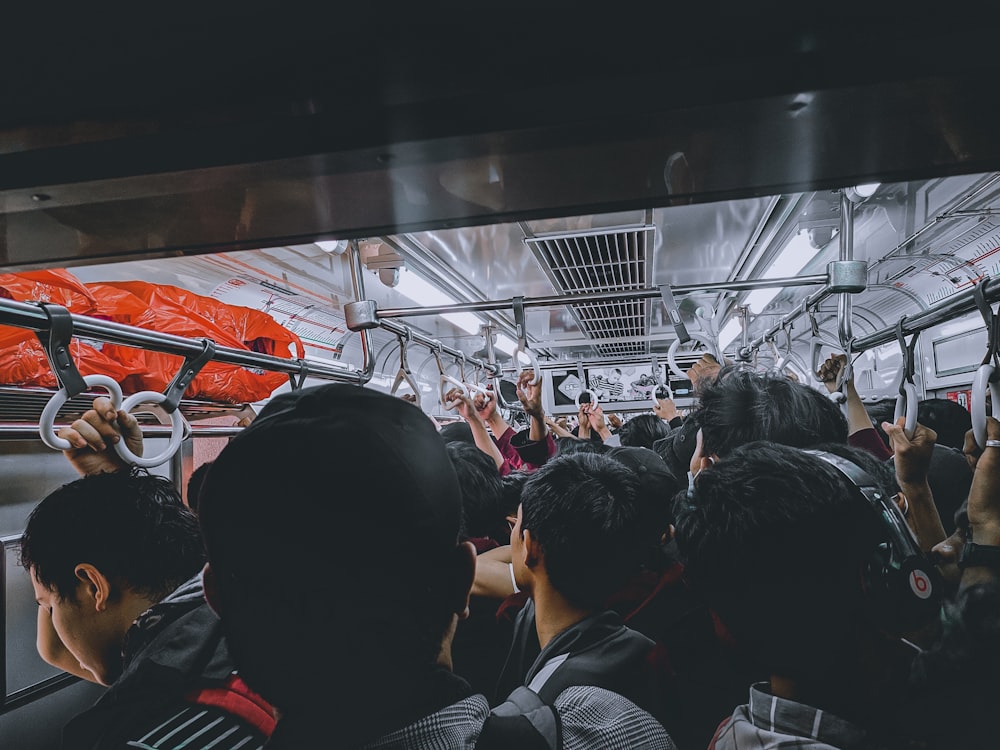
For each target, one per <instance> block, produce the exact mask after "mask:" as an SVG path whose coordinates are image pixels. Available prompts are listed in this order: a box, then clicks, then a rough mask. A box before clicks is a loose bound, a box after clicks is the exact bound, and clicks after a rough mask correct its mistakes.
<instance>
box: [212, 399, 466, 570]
mask: <svg viewBox="0 0 1000 750" xmlns="http://www.w3.org/2000/svg"><path fill="white" fill-rule="evenodd" d="M199 514H200V516H201V518H202V525H203V529H204V531H205V538H206V543H207V545H208V550H209V556H210V558H212V563H213V566H216V567H219V565H220V564H222V565H225V564H227V563H228V562H229V561H230V560H232V561H233V564H234V565H236V564H240V565H256V562H255V561H254V545H260V544H265V545H271V546H282V545H284V546H283V547H282V549H281V551H280V554H281V555H288V556H291V557H294V558H296V559H297V558H299V557H302V558H303V559H305V560H307V561H308V563H309V564H320V565H325V564H330V565H345V566H346V565H349V566H351V567H350V568H349V569H356V567H357V566H359V565H378V564H379V561H380V560H382V559H383V558H384V557H389V558H395V557H398V556H399V555H402V554H403V551H404V550H405V553H406V556H407V557H408V558H411V559H412V561H413V562H414V563H416V562H417V561H418V558H423V559H427V560H431V559H435V560H440V559H443V558H444V557H445V556H446V555H447V554H448V553H450V552H452V551H453V550H454V548H455V545H456V543H457V538H458V532H459V522H460V518H461V492H460V489H459V485H458V480H457V478H456V476H455V472H454V469H453V468H452V464H451V461H450V460H449V458H448V454H447V452H446V450H445V443H444V441H443V440H442V438H441V437H440V435H439V434H438V433H437V430H436V429H435V427H434V425H433V424H432V422H431V421H430V419H428V417H427V416H426V415H425V414H424V413H423V412H422V411H421V410H420V409H419V408H418V407H415V406H414V405H413V404H410V403H407V402H406V401H403V400H402V399H399V398H395V397H392V396H389V395H386V394H384V393H380V392H378V391H374V390H370V389H367V388H360V387H358V386H355V385H346V384H331V385H321V386H317V387H313V388H305V389H302V390H299V391H293V392H290V393H285V394H281V395H279V396H276V397H275V398H273V399H272V400H271V401H270V402H269V403H268V404H267V405H266V406H265V407H264V409H263V410H262V411H261V412H260V415H259V416H258V417H257V418H256V419H255V420H254V421H253V423H251V424H250V426H249V427H247V428H246V429H245V430H244V431H243V432H242V433H241V434H240V435H238V436H237V437H236V438H234V439H233V440H232V441H231V442H230V443H229V445H227V446H226V448H225V449H224V450H223V451H222V452H221V453H220V454H219V456H218V458H216V460H215V462H214V463H213V465H212V468H211V471H210V472H209V474H208V477H207V478H206V480H205V485H204V487H203V490H202V493H201V500H200V509H199ZM383 553H385V554H383ZM359 555H361V557H358V556H359ZM256 556H257V557H267V556H272V557H275V560H276V561H279V562H280V558H279V557H277V555H276V554H275V551H274V550H272V551H269V550H268V549H267V548H266V547H265V548H260V549H257V551H256ZM235 558H239V561H238V562H237V561H236V560H235ZM386 564H389V561H388V560H387V561H386ZM411 567H414V568H419V565H414V566H411Z"/></svg>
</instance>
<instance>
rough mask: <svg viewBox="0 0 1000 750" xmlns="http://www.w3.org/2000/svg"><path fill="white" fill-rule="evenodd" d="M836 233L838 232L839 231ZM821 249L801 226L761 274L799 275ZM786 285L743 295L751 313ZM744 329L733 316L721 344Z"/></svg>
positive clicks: (757, 311)
mask: <svg viewBox="0 0 1000 750" xmlns="http://www.w3.org/2000/svg"><path fill="white" fill-rule="evenodd" d="M876 187H877V186H876ZM872 192H874V190H873V191H872ZM834 236H836V232H835V233H834ZM820 252H821V251H820V250H817V249H816V248H814V247H813V246H812V245H811V244H810V242H809V231H808V230H807V229H803V230H800V231H799V233H798V234H796V235H795V236H794V237H792V238H791V239H790V240H789V241H788V244H787V245H785V247H784V248H782V250H781V252H780V253H778V255H777V256H775V258H774V260H773V261H771V264H770V265H769V266H768V267H767V269H766V270H765V271H764V273H763V274H761V275H760V276H759V277H758V278H761V279H783V278H789V277H791V276H797V275H798V274H799V273H800V272H801V271H802V269H803V268H805V267H806V265H808V263H809V261H811V260H812V259H813V258H815V257H816V256H817V255H818V254H819V253H820ZM783 289H784V287H777V286H774V287H763V288H761V289H754V290H753V291H752V292H750V293H749V294H748V295H747V296H746V297H745V298H744V301H743V304H744V305H746V306H747V307H749V308H750V312H751V313H754V314H756V315H759V314H760V313H761V312H763V311H764V308H766V307H767V306H768V305H769V304H771V301H772V300H773V299H774V298H775V297H777V296H778V295H779V294H781V292H782V291H783ZM742 330H743V329H742V327H741V326H740V321H739V318H731V319H730V320H729V322H728V323H726V325H724V326H723V327H722V330H721V331H719V348H721V349H725V348H726V347H728V346H729V345H730V344H731V343H732V342H733V340H734V339H735V338H736V337H737V336H738V335H739V334H740V332H741V331H742Z"/></svg>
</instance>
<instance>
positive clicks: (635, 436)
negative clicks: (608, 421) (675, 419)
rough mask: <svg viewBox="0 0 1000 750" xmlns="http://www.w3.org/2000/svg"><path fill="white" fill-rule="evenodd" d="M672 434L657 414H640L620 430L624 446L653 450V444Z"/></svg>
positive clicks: (620, 437) (619, 434)
mask: <svg viewBox="0 0 1000 750" xmlns="http://www.w3.org/2000/svg"><path fill="white" fill-rule="evenodd" d="M669 433H670V428H669V427H667V425H666V424H664V422H663V420H662V419H660V418H659V417H658V416H656V415H655V414H638V415H636V416H634V417H632V419H630V420H628V421H627V422H626V423H625V424H623V425H622V426H621V428H620V429H619V430H618V438H619V440H620V441H621V444H622V445H634V446H638V447H641V448H649V449H652V448H653V443H655V442H656V441H657V440H662V439H663V438H665V437H666V436H667V435H668V434H669Z"/></svg>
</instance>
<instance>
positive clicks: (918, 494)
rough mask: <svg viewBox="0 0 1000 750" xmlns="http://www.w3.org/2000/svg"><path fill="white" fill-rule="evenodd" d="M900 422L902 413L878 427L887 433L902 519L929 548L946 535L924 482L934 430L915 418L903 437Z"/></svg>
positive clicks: (934, 437) (924, 549) (935, 435)
mask: <svg viewBox="0 0 1000 750" xmlns="http://www.w3.org/2000/svg"><path fill="white" fill-rule="evenodd" d="M904 422H905V418H904V417H900V418H899V419H898V420H896V424H893V423H891V422H883V423H882V429H883V430H885V434H886V435H888V436H889V446H890V447H891V448H892V453H893V457H894V461H893V463H894V464H895V466H896V482H897V484H899V489H900V491H901V492H902V493H903V496H904V497H905V498H906V500H905V506H906V507H905V509H904V513H905V514H906V520H907V521H908V522H909V524H910V528H911V529H913V533H914V534H915V535H916V537H917V541H918V542H919V544H920V549H922V550H923V551H924V552H929V551H930V549H931V548H932V547H933V546H934V545H936V544H938V543H939V542H943V541H944V540H945V539H946V538H947V536H948V535H947V534H945V531H944V525H943V524H942V523H941V516H940V514H938V511H937V506H936V505H935V504H934V496H933V494H932V493H931V486H930V484H928V482H927V472H928V470H929V469H930V465H931V455H932V454H933V452H934V444H935V443H936V442H937V433H936V432H934V430H932V429H931V428H930V427H926V426H924V425H922V424H920V423H919V422H918V423H917V426H916V427H915V428H914V430H913V437H912V438H907V437H906V433H905V431H904V430H903V423H904Z"/></svg>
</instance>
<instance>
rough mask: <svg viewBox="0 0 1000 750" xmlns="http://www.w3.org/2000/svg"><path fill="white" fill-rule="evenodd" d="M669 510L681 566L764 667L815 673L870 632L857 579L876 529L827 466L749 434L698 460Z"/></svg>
mask: <svg viewBox="0 0 1000 750" xmlns="http://www.w3.org/2000/svg"><path fill="white" fill-rule="evenodd" d="M853 450H854V449H844V452H845V453H847V452H851V451H853ZM859 453H860V452H859ZM861 460H862V459H860V458H859V461H861ZM877 481H878V480H876V482H877ZM881 491H882V492H883V493H885V496H891V495H892V488H891V487H883V488H881ZM676 512H677V518H676V540H677V544H678V548H679V549H680V552H681V555H682V557H683V559H684V561H685V565H686V568H685V575H686V576H687V577H688V579H689V580H690V581H691V583H692V585H693V586H695V587H697V588H698V589H699V590H701V591H702V592H703V594H704V595H705V596H706V598H707V599H708V601H709V603H710V604H711V605H712V606H713V608H714V609H715V610H716V612H717V613H718V615H719V617H720V619H721V620H722V621H723V623H724V624H725V625H726V627H727V628H728V629H729V631H730V632H731V633H732V635H733V637H734V639H735V640H736V642H737V644H738V646H739V648H740V650H741V651H742V652H743V653H745V654H747V655H748V656H749V657H750V658H752V659H754V660H755V661H757V662H758V663H759V665H760V666H761V667H762V668H764V669H766V670H768V672H769V673H770V674H776V675H781V676H784V677H789V678H793V679H815V678H816V677H817V676H818V675H821V674H823V673H824V672H825V671H826V670H829V669H830V668H832V667H833V666H835V665H836V664H837V663H838V660H841V659H843V658H844V657H845V655H856V654H853V653H852V649H853V648H855V645H856V639H857V637H858V633H859V632H860V630H863V631H864V632H869V633H874V632H878V625H877V624H876V621H875V620H874V618H873V616H872V615H873V612H872V608H871V604H872V602H870V601H869V600H868V599H867V598H866V594H865V588H864V584H863V580H864V571H865V570H866V566H868V565H869V563H870V562H871V561H872V559H873V556H874V554H875V552H876V550H877V548H878V546H879V544H880V543H882V542H884V541H885V540H886V536H885V532H884V529H883V527H882V526H881V522H880V521H879V518H878V515H877V514H876V512H875V511H874V510H873V509H872V507H871V506H870V505H869V504H868V503H867V502H866V501H865V499H864V498H863V497H862V496H861V495H860V494H859V492H858V490H857V488H856V487H855V486H854V485H853V483H852V482H851V481H850V480H848V479H847V478H846V477H845V476H844V475H843V474H842V473H841V472H840V471H839V470H838V469H836V468H834V467H833V466H832V465H831V464H830V463H828V462H826V461H824V460H822V459H821V458H819V457H817V456H815V455H812V454H810V453H807V452H805V451H802V450H798V449H795V448H790V447H787V446H783V445H778V444H776V443H765V442H756V443H749V444H747V445H744V446H741V447H738V448H736V449H734V450H733V451H732V452H731V453H730V454H729V455H727V456H726V458H725V459H723V460H721V461H718V462H717V463H716V464H715V465H713V466H711V467H709V468H707V469H705V470H704V471H703V472H702V473H701V474H700V475H699V476H698V478H697V481H696V482H695V485H694V491H693V493H692V495H691V496H690V497H683V496H682V497H680V498H679V499H678V502H677V511H676Z"/></svg>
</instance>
